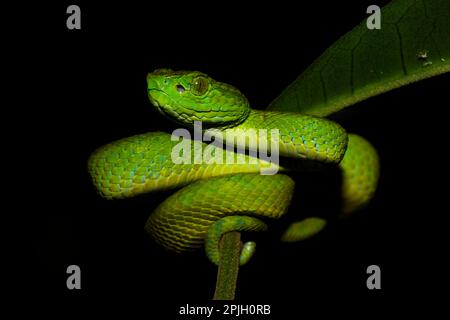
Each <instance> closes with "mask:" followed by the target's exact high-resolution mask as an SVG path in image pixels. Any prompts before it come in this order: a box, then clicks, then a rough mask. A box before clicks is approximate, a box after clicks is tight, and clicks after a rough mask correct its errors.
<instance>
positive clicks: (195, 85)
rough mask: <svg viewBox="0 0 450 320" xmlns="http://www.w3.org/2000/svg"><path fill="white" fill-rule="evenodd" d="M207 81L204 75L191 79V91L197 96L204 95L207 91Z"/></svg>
mask: <svg viewBox="0 0 450 320" xmlns="http://www.w3.org/2000/svg"><path fill="white" fill-rule="evenodd" d="M208 87H209V81H208V79H206V78H205V77H202V76H199V77H196V78H195V79H194V80H193V81H192V88H191V90H192V93H193V94H195V95H198V96H201V95H204V94H205V93H206V91H208Z"/></svg>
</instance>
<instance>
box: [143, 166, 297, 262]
mask: <svg viewBox="0 0 450 320" xmlns="http://www.w3.org/2000/svg"><path fill="white" fill-rule="evenodd" d="M293 191H294V181H293V180H292V179H291V178H290V177H289V176H287V175H284V174H277V175H273V176H267V175H260V174H252V173H238V174H234V175H227V176H222V177H213V178H209V179H204V180H199V181H196V182H194V183H191V184H190V185H188V186H186V187H184V188H182V189H180V190H178V191H176V192H175V193H174V194H172V195H171V196H169V197H168V198H167V199H166V200H165V201H164V202H162V203H161V204H160V205H159V206H158V207H157V208H156V209H155V211H154V212H153V213H152V214H151V215H150V217H149V219H148V220H147V223H146V225H145V229H146V231H147V232H148V233H149V234H150V235H151V236H152V237H153V238H154V239H155V241H156V242H157V243H159V244H161V245H162V246H163V247H165V248H167V249H169V250H172V251H175V252H184V251H190V250H193V249H196V248H199V247H201V246H202V245H203V244H205V239H209V240H207V241H206V245H207V249H206V250H207V255H208V257H212V261H213V262H214V263H217V261H218V255H217V250H218V247H217V243H218V241H219V240H220V237H219V238H218V235H220V234H223V233H224V232H230V231H239V230H263V229H264V228H263V227H262V224H261V223H260V222H256V220H254V218H273V219H277V218H280V217H281V216H282V215H284V214H285V213H286V211H287V209H288V206H289V204H290V202H291V199H292V194H293ZM243 216H250V217H243ZM225 217H230V218H227V219H225V220H221V219H223V218H225ZM247 218H250V219H247ZM218 221H219V222H218ZM220 221H222V222H220ZM216 222H217V224H215V225H214V223H216ZM255 225H258V227H255ZM230 226H233V227H236V229H233V228H231V227H230ZM211 228H212V229H211ZM211 230H212V231H211ZM208 232H209V235H210V237H209V238H207V234H208ZM213 243H214V244H215V245H214V246H213V245H212V244H213ZM251 246H252V244H248V245H247V247H244V251H245V252H246V251H252V250H249V249H251ZM243 255H244V257H242V259H243V260H242V261H245V260H246V259H247V258H246V257H248V256H249V255H248V254H247V253H244V254H243ZM250 255H251V254H250Z"/></svg>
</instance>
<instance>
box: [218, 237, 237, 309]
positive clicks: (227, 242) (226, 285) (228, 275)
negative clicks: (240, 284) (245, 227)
mask: <svg viewBox="0 0 450 320" xmlns="http://www.w3.org/2000/svg"><path fill="white" fill-rule="evenodd" d="M241 249H242V242H241V234H240V233H239V232H237V231H234V232H228V233H226V234H224V235H223V236H222V239H221V240H220V262H219V270H218V271H217V281H216V291H215V292H214V298H213V300H233V299H234V296H235V292H236V282H237V277H238V272H239V257H240V255H241Z"/></svg>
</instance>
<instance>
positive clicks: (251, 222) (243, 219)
mask: <svg viewBox="0 0 450 320" xmlns="http://www.w3.org/2000/svg"><path fill="white" fill-rule="evenodd" d="M266 230H267V225H266V224H265V223H264V222H262V221H261V220H259V219H257V218H254V217H247V216H228V217H224V218H221V219H219V220H217V221H216V222H214V223H213V224H212V225H211V226H210V227H209V230H208V232H207V235H206V238H205V251H206V255H207V256H208V258H209V260H211V261H212V262H213V263H215V264H216V265H219V261H220V250H219V243H220V239H222V236H223V235H224V234H225V233H227V232H232V231H266ZM255 249H256V243H255V242H253V241H248V242H246V243H244V245H243V247H242V249H241V255H240V257H239V264H240V265H241V266H242V265H244V264H246V263H247V262H248V261H250V259H251V257H252V256H253V254H254V253H255Z"/></svg>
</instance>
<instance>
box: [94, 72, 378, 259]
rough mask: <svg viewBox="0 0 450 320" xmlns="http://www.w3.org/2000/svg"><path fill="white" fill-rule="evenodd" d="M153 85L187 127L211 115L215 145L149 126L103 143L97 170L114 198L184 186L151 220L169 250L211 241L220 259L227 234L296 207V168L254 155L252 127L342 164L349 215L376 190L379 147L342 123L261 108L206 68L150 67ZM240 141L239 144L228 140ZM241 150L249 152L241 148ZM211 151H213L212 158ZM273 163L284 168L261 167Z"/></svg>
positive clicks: (293, 234) (304, 160)
mask: <svg viewBox="0 0 450 320" xmlns="http://www.w3.org/2000/svg"><path fill="white" fill-rule="evenodd" d="M147 89H148V97H149V100H150V102H151V103H152V105H153V106H155V107H156V109H157V110H158V111H159V112H160V113H161V114H162V115H164V116H165V117H167V118H169V119H170V120H172V121H174V122H176V123H178V124H179V125H180V126H181V127H184V128H189V129H192V128H194V127H195V125H196V124H198V123H201V125H202V130H203V131H202V132H205V133H207V132H209V134H210V138H209V139H210V140H211V141H214V142H215V143H208V142H207V141H202V139H195V138H194V139H192V138H191V140H189V139H184V140H183V139H182V137H180V136H178V137H177V136H175V137H174V135H173V134H172V135H171V134H169V133H166V132H148V133H144V134H139V135H135V136H132V137H128V138H124V139H122V140H118V141H115V142H112V143H109V144H107V145H105V146H103V147H100V148H99V149H97V150H95V151H94V152H93V153H92V155H91V156H90V158H89V160H88V169H89V172H90V176H91V177H92V181H93V184H94V186H95V188H96V190H97V191H98V193H99V194H100V195H101V196H102V197H104V198H106V199H120V198H129V197H133V196H136V195H139V194H144V193H150V192H154V191H157V190H165V189H178V190H177V191H175V192H174V193H173V194H171V195H170V196H169V197H168V198H167V199H166V200H165V201H163V202H162V203H161V204H160V205H159V206H158V207H157V208H156V209H155V210H154V212H153V213H152V214H151V215H150V217H149V219H148V221H147V223H146V225H145V229H146V230H147V231H148V232H149V234H150V235H151V236H152V237H153V238H154V239H155V240H156V242H158V243H159V244H161V245H162V246H164V247H165V248H167V249H170V250H173V251H176V252H183V251H189V250H192V249H195V248H198V247H201V246H203V245H204V247H205V250H206V254H207V256H208V258H209V259H210V260H211V261H212V262H214V263H216V264H218V262H219V259H220V250H219V241H220V239H221V237H222V235H223V234H225V233H227V232H231V231H263V230H266V229H267V224H266V221H267V220H270V219H277V218H280V217H281V216H282V215H284V214H285V213H286V212H287V210H288V207H289V204H290V202H291V199H292V197H293V193H294V184H295V183H294V181H293V179H292V178H291V177H289V175H288V174H289V171H290V170H295V168H296V166H295V165H294V166H288V167H286V166H283V164H282V163H280V162H277V163H271V161H270V159H268V158H267V157H261V156H259V155H258V153H251V152H250V151H252V150H253V149H252V148H250V143H249V138H248V139H247V138H245V139H239V137H245V136H247V137H248V134H253V135H254V136H255V134H256V136H255V138H256V141H257V142H258V144H256V146H259V145H260V144H259V142H260V141H263V140H264V141H265V143H266V144H265V146H269V145H270V146H273V147H274V149H273V150H269V151H270V152H274V150H276V151H277V152H278V153H279V155H280V156H281V158H285V159H289V160H291V163H292V162H293V163H298V164H299V167H301V164H305V166H304V167H306V168H307V167H308V166H309V165H310V164H318V165H319V166H322V165H323V166H338V167H339V168H340V169H341V171H342V188H341V193H342V194H341V196H342V213H344V214H348V213H350V212H353V211H355V210H357V209H359V208H362V207H363V206H365V205H366V204H367V203H368V202H369V201H370V199H371V198H372V197H373V196H374V193H375V191H376V188H377V183H378V178H379V171H380V169H379V157H378V155H377V151H376V150H375V148H374V147H373V146H372V145H371V144H370V143H369V142H368V141H366V140H365V139H364V138H362V137H360V136H358V135H355V134H348V133H347V132H346V131H345V130H344V129H343V128H342V127H341V126H340V125H339V124H337V123H335V122H332V121H330V120H328V119H326V118H320V117H315V116H310V115H306V114H299V113H287V112H276V111H262V110H254V109H251V107H250V104H249V102H248V100H247V99H246V97H245V96H244V95H243V94H242V93H241V92H240V91H239V90H238V89H237V88H235V87H233V86H231V85H229V84H226V83H222V82H219V81H216V80H214V79H213V78H211V77H209V76H208V75H206V74H204V73H202V72H198V71H173V70H170V69H157V70H155V71H154V72H151V73H149V74H148V75H147ZM271 130H275V132H276V133H277V135H276V136H275V137H272V136H271V135H269V134H268V133H267V132H273V131H271ZM220 133H224V134H223V135H221V134H220ZM230 136H231V137H232V139H231V138H229V137H230ZM205 137H206V134H205ZM213 137H215V139H213ZM235 138H236V139H235ZM181 140H183V141H184V142H187V143H188V145H187V147H186V148H185V149H183V150H182V151H180V150H178V149H177V148H179V146H180V145H179V144H180V141H181ZM231 140H232V141H231ZM230 144H231V146H232V147H233V148H225V146H226V145H230ZM261 145H264V144H261ZM234 147H236V149H235V148H234ZM238 148H241V149H240V150H244V151H247V152H237V149H238ZM256 149H257V148H256ZM256 149H255V150H254V151H257V150H256ZM174 150H178V151H179V154H183V155H184V156H186V157H185V158H184V159H185V161H181V162H180V161H174V158H173V152H174ZM266 151H267V150H266ZM175 153H177V152H175ZM205 154H208V155H210V157H209V158H208V157H206V159H205ZM238 158H239V159H238ZM230 159H231V161H230ZM186 160H188V161H186ZM222 160H223V161H222ZM238 160H240V161H238ZM308 163H309V164H308ZM269 167H272V169H273V167H275V169H276V172H281V173H277V174H261V173H262V172H263V169H267V168H269ZM299 196H301V195H299ZM325 223H326V221H324V220H323V219H322V218H319V217H314V216H312V217H308V218H306V219H303V220H301V221H299V222H295V223H293V224H292V225H291V226H289V227H288V229H287V230H286V232H285V233H284V234H283V235H282V240H283V241H298V240H302V239H305V238H308V237H310V236H311V235H313V234H315V233H317V232H318V231H320V230H321V229H322V228H323V227H324V225H325ZM254 252H255V243H254V242H252V241H249V242H246V243H245V244H244V245H243V247H242V250H241V257H240V263H241V265H242V264H245V263H247V262H248V261H249V260H250V258H251V256H252V255H253V253H254Z"/></svg>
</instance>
